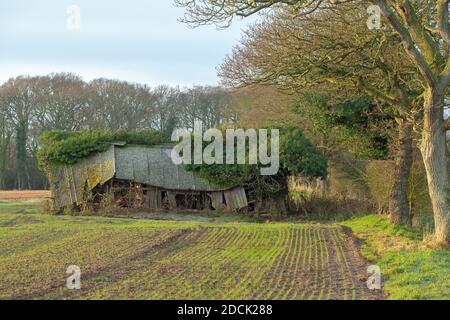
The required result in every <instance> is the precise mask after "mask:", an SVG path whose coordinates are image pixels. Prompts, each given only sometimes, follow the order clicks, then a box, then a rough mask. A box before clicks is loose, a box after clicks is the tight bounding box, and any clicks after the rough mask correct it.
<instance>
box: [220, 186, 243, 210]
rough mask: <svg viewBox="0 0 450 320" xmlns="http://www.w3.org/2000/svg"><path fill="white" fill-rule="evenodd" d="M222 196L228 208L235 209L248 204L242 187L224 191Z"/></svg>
mask: <svg viewBox="0 0 450 320" xmlns="http://www.w3.org/2000/svg"><path fill="white" fill-rule="evenodd" d="M224 196H225V201H226V204H227V207H228V208H229V209H230V210H233V211H236V210H239V209H242V208H245V207H247V206H248V201H247V195H246V194H245V190H244V188H242V187H238V188H234V189H231V190H227V191H224Z"/></svg>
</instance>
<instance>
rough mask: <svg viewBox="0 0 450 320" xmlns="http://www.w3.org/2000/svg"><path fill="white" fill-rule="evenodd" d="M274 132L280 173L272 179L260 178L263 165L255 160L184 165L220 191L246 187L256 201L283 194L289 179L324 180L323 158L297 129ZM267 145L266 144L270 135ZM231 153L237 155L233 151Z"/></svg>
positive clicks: (289, 127) (268, 177) (287, 128)
mask: <svg viewBox="0 0 450 320" xmlns="http://www.w3.org/2000/svg"><path fill="white" fill-rule="evenodd" d="M274 128H278V129H279V130H280V140H279V141H280V146H279V147H280V170H279V171H278V173H277V174H276V175H273V176H262V175H261V172H260V169H261V167H263V165H262V164H261V162H260V161H259V160H260V159H258V164H257V165H251V164H245V165H243V164H234V165H221V164H212V165H208V164H202V165H188V166H186V167H187V169H188V170H191V171H195V172H197V173H199V175H200V177H202V178H203V179H205V180H207V181H209V182H211V183H214V184H216V185H219V186H224V187H231V186H236V185H243V186H247V187H249V188H250V189H251V190H254V191H255V192H257V194H258V195H259V196H260V197H261V196H263V195H265V194H277V193H284V194H286V193H287V177H288V176H289V175H301V176H304V177H309V178H323V179H325V178H326V176H327V159H326V157H325V156H324V155H323V154H322V153H321V152H319V151H318V150H317V148H316V147H315V146H314V145H313V144H312V143H311V141H310V140H308V139H307V138H306V137H305V135H304V134H303V132H302V130H301V129H300V128H297V127H294V126H279V127H274ZM269 132H270V130H269ZM268 141H269V142H270V135H269V137H268ZM246 147H247V149H246V159H247V160H248V158H249V149H248V144H247V145H246ZM268 147H269V148H268V151H269V152H271V150H270V143H269V146H268ZM224 150H225V147H224ZM234 150H235V153H237V151H236V150H237V148H236V147H235V148H234ZM247 162H248V161H247Z"/></svg>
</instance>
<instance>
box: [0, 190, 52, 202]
mask: <svg viewBox="0 0 450 320" xmlns="http://www.w3.org/2000/svg"><path fill="white" fill-rule="evenodd" d="M51 196H52V194H51V192H50V191H47V190H21V191H19V190H12V191H0V200H30V199H43V198H50V197H51Z"/></svg>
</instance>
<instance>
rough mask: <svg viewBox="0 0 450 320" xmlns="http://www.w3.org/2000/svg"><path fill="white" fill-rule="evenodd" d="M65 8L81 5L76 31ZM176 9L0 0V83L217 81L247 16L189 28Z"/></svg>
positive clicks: (151, 4) (147, 1) (152, 3)
mask: <svg viewBox="0 0 450 320" xmlns="http://www.w3.org/2000/svg"><path fill="white" fill-rule="evenodd" d="M71 5H77V6H78V7H79V8H80V9H81V11H80V17H81V24H80V29H78V30H77V29H75V30H73V29H70V28H68V27H67V21H68V20H69V22H71V21H75V20H76V19H75V20H74V19H70V17H74V16H75V15H74V14H72V15H71V14H68V13H67V9H68V7H69V6H71ZM183 12H184V10H183V9H182V8H177V7H175V6H174V5H173V0H113V1H112V0H72V1H66V0H0V83H3V82H5V81H6V80H8V79H9V78H11V77H15V76H18V75H22V74H23V75H44V74H48V73H51V72H73V73H76V74H79V75H81V76H82V77H83V78H84V79H85V80H87V81H89V80H92V79H94V78H99V77H105V78H114V79H121V80H127V81H131V82H139V83H146V84H149V85H151V86H154V85H157V84H169V85H181V86H192V85H193V84H210V85H214V84H217V82H218V78H217V70H216V68H217V66H218V65H219V64H220V63H221V62H222V60H223V58H224V57H225V55H226V54H227V53H230V52H231V49H232V47H233V46H234V45H235V44H237V43H238V41H239V39H240V35H241V30H242V29H243V28H245V26H246V25H248V23H250V21H249V20H246V21H242V20H236V21H235V22H234V23H233V25H232V27H231V28H229V29H226V30H216V28H215V27H214V26H206V27H200V28H196V29H191V28H189V27H188V26H187V25H185V24H183V23H181V22H179V21H177V19H179V18H181V17H182V16H183ZM69 25H71V26H73V24H70V23H69Z"/></svg>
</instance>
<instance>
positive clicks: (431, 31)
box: [176, 0, 450, 243]
mask: <svg viewBox="0 0 450 320" xmlns="http://www.w3.org/2000/svg"><path fill="white" fill-rule="evenodd" d="M346 2H350V1H345V0H342V1H339V0H338V1H336V0H328V1H324V0H270V1H267V0H253V1H246V0H176V3H177V4H178V5H180V6H183V7H185V8H186V17H185V19H184V21H185V22H187V23H190V24H193V25H202V24H207V23H216V24H218V25H220V26H227V25H229V23H230V22H231V21H232V19H233V18H234V17H236V16H242V17H247V16H250V15H252V14H255V13H257V12H260V11H263V10H266V9H273V8H275V7H277V6H285V7H286V8H287V9H288V10H290V12H291V14H292V15H293V16H294V17H299V16H304V15H307V14H310V13H313V12H318V11H327V10H333V9H334V8H336V6H339V5H342V4H343V3H346ZM352 2H354V3H358V4H361V5H362V6H364V7H366V8H367V5H368V4H370V3H372V4H375V5H378V6H379V8H380V9H381V11H382V13H383V15H384V17H385V22H388V25H389V27H390V29H391V30H393V31H394V34H395V35H397V36H399V37H400V39H401V41H402V43H403V47H404V52H406V53H407V55H408V56H409V58H410V61H411V62H412V64H413V65H414V66H415V68H417V70H418V74H420V76H421V78H420V79H421V85H422V92H421V94H422V97H423V101H424V102H423V112H424V120H423V129H422V142H421V152H422V156H423V160H424V164H425V168H426V171H427V180H428V187H429V192H430V197H431V201H432V206H433V212H434V220H435V240H436V242H437V243H446V242H448V241H449V238H450V233H449V228H450V212H449V202H450V199H449V198H450V197H449V194H450V192H449V188H450V182H449V181H450V178H449V172H448V167H447V156H448V150H447V148H446V130H449V129H450V124H449V121H448V120H447V121H445V120H444V100H445V96H446V94H447V93H448V87H449V82H450V56H449V52H450V27H449V0H437V1H417V0H391V1H386V0H372V1H352ZM311 19H314V17H311ZM346 32H347V33H352V32H353V30H352V29H351V28H349V29H348V30H346ZM328 36H332V34H331V35H330V34H328Z"/></svg>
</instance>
